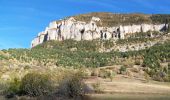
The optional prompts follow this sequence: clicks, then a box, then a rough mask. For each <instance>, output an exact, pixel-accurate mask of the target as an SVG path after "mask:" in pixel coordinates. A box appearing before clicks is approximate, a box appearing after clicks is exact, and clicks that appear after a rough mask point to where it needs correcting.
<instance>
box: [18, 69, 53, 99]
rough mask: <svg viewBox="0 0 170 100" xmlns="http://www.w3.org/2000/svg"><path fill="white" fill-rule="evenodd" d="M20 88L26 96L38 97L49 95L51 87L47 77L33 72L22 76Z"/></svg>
mask: <svg viewBox="0 0 170 100" xmlns="http://www.w3.org/2000/svg"><path fill="white" fill-rule="evenodd" d="M20 88H21V90H22V92H23V93H25V94H26V95H29V96H40V95H47V94H50V93H51V92H52V89H53V86H52V83H51V80H50V77H49V75H45V74H39V73H35V72H33V73H29V74H27V75H25V76H24V78H23V79H22V80H21V87H20Z"/></svg>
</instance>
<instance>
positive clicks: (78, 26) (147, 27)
mask: <svg viewBox="0 0 170 100" xmlns="http://www.w3.org/2000/svg"><path fill="white" fill-rule="evenodd" d="M97 23H100V24H101V25H102V23H101V19H100V18H99V17H97V16H93V17H92V18H91V21H89V22H85V21H78V20H76V19H75V18H74V17H69V18H66V19H64V20H60V21H53V22H51V23H50V24H49V26H48V27H46V29H45V31H42V32H40V33H39V34H38V36H37V37H36V38H34V39H33V41H32V43H31V47H35V46H37V45H39V44H41V43H43V42H45V41H49V40H58V41H63V40H66V39H73V40H77V41H80V40H93V39H104V40H108V39H115V40H117V39H124V38H125V35H128V34H132V33H136V32H147V31H164V30H166V29H167V28H168V24H165V23H162V24H152V23H150V24H146V23H141V24H132V25H117V26H113V27H105V26H98V25H97Z"/></svg>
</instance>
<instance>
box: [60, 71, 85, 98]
mask: <svg viewBox="0 0 170 100" xmlns="http://www.w3.org/2000/svg"><path fill="white" fill-rule="evenodd" d="M83 76H84V75H83V74H82V72H76V73H70V74H69V76H68V77H65V78H64V79H63V80H62V81H61V82H60V83H59V87H58V93H60V94H61V95H64V96H66V97H71V98H78V97H82V96H84V95H85V92H86V91H85V84H84V82H83Z"/></svg>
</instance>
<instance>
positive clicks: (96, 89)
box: [92, 82, 102, 93]
mask: <svg viewBox="0 0 170 100" xmlns="http://www.w3.org/2000/svg"><path fill="white" fill-rule="evenodd" d="M92 87H93V89H94V92H95V93H101V92H102V89H101V84H100V82H96V83H93V84H92Z"/></svg>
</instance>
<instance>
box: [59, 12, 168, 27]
mask: <svg viewBox="0 0 170 100" xmlns="http://www.w3.org/2000/svg"><path fill="white" fill-rule="evenodd" d="M70 17H73V18H75V19H76V20H77V21H83V22H87V23H88V22H90V21H91V19H92V17H98V18H100V19H101V21H100V22H98V23H97V24H98V26H105V27H112V26H117V25H131V24H141V23H146V24H150V23H153V24H162V23H170V15H166V14H153V15H151V14H142V13H129V14H119V13H109V12H93V13H87V14H80V15H76V16H70ZM70 17H66V18H65V19H67V18H70ZM60 21H61V20H58V21H56V22H60Z"/></svg>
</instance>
